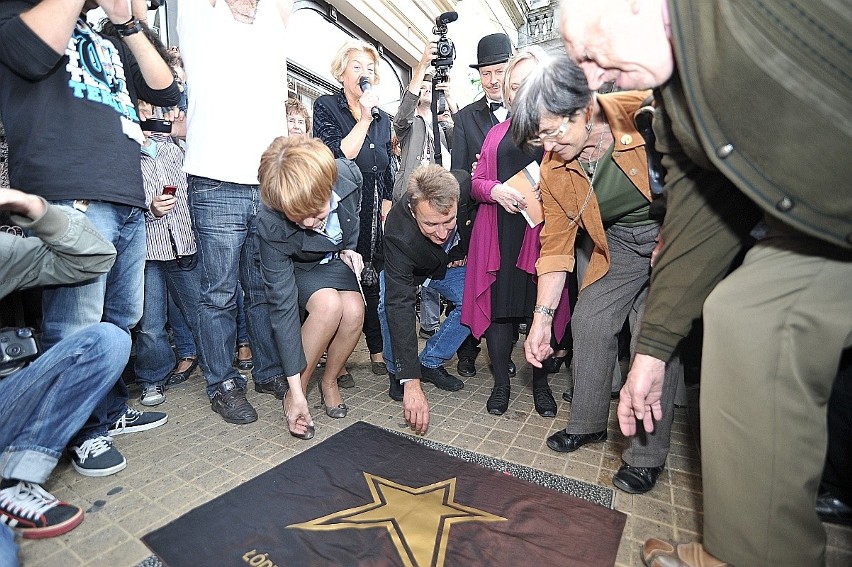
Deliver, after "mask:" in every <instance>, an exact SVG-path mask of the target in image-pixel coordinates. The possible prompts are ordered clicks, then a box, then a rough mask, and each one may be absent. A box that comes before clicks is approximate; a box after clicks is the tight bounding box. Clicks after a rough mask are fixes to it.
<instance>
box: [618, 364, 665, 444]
mask: <svg viewBox="0 0 852 567" xmlns="http://www.w3.org/2000/svg"><path fill="white" fill-rule="evenodd" d="M665 373H666V363H665V362H663V361H662V360H660V359H658V358H654V357H653V356H650V355H647V354H637V355H636V356H635V357H634V359H633V365H632V366H631V367H630V372H629V373H628V374H627V382H625V383H624V386H623V387H622V388H621V394H620V399H619V402H618V412H617V413H618V423H619V425H620V426H621V432H622V433H624V435H626V436H628V437H629V436H631V435H635V434H636V422H637V421H641V422H642V424H643V426H644V428H645V431H647V432H648V433H650V432H652V431H653V430H654V420H658V419H662V417H663V409H662V405H661V404H660V398H661V396H662V394H663V379H664V378H665Z"/></svg>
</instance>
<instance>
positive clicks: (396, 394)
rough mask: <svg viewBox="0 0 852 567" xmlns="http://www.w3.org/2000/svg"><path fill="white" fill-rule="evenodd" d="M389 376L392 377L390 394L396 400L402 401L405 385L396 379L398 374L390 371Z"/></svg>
mask: <svg viewBox="0 0 852 567" xmlns="http://www.w3.org/2000/svg"><path fill="white" fill-rule="evenodd" d="M388 378H390V387H389V388H388V396H390V399H392V400H393V401H395V402H401V401H402V398H403V397H404V394H405V386H403V385H402V383H401V382H400V381H399V380H397V379H396V374H391V373H390V372H388Z"/></svg>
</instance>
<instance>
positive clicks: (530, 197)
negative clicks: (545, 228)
mask: <svg viewBox="0 0 852 567" xmlns="http://www.w3.org/2000/svg"><path fill="white" fill-rule="evenodd" d="M540 175H541V174H540V170H539V167H538V164H537V163H536V162H532V163H531V164H529V165H528V166H526V167H525V168H524V169H522V170H521V171H519V172H518V173H516V174H515V175H513V176H512V178H511V179H509V181H507V182H506V185H509V186H510V187H512V188H513V189H517V190H518V191H519V192H520V193H521V195H523V196H524V201H525V202H526V204H527V208H526V210H524V211H521V214H522V215H524V218H525V219H527V224H529V225H530V227H534V226H537V225H538V224H539V223H540V222H542V221H543V220H544V211H543V210H542V208H541V202H540V201H539V200H538V199H537V198H536V196H535V193H534V192H533V188H534V187H535V186H536V185H537V184H538V180H539V177H540Z"/></svg>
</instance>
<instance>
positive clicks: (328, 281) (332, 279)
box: [293, 257, 360, 309]
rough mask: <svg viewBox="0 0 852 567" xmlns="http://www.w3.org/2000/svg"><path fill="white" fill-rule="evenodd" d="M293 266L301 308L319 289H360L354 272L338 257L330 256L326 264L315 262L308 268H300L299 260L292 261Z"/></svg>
mask: <svg viewBox="0 0 852 567" xmlns="http://www.w3.org/2000/svg"><path fill="white" fill-rule="evenodd" d="M293 267H294V270H293V271H294V273H295V276H296V288H297V289H298V290H299V307H301V308H302V309H304V308H305V306H306V305H307V304H308V300H309V299H310V298H311V296H312V295H313V294H314V293H316V292H317V291H319V290H321V289H326V288H330V289H336V290H337V291H360V290H359V288H358V279H357V278H356V277H355V272H353V271H352V270H351V269H350V268H349V266H347V265H346V264H345V263H344V262H343V260H341V259H340V258H337V257H335V258H332V259H331V261H330V262H328V263H327V264H317V265H315V266H313V267H312V268H311V269H310V270H304V269H301V268H300V267H299V262H294V266H293Z"/></svg>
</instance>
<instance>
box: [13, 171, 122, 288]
mask: <svg viewBox="0 0 852 567" xmlns="http://www.w3.org/2000/svg"><path fill="white" fill-rule="evenodd" d="M0 210H3V211H9V212H10V213H12V220H13V221H14V222H15V223H17V224H19V225H20V226H21V227H23V228H25V229H27V230H28V231H29V232H30V233H32V234H34V236H31V237H29V238H21V237H19V236H13V235H11V234H7V233H5V232H0V297H2V296H4V295H7V294H8V293H10V292H12V291H14V290H16V289H21V288H28V287H36V286H42V285H59V284H68V283H75V282H80V281H85V280H88V279H91V278H94V277H96V276H99V275H100V274H104V273H106V272H108V271H109V269H110V268H111V267H112V264H113V262H114V261H115V248H114V247H113V245H112V244H110V243H109V242H107V241H106V240H104V238H103V237H102V236H101V235H100V234H98V232H97V230H95V227H94V226H93V225H92V224H91V223H90V222H89V220H88V219H87V218H86V217H85V215H83V214H82V213H80V212H78V211H75V210H73V209H69V208H67V207H56V206H53V205H49V204H47V202H46V201H45V200H44V199H42V198H41V197H37V196H35V195H29V194H27V193H23V192H21V191H17V190H15V189H9V188H6V187H3V188H0Z"/></svg>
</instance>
